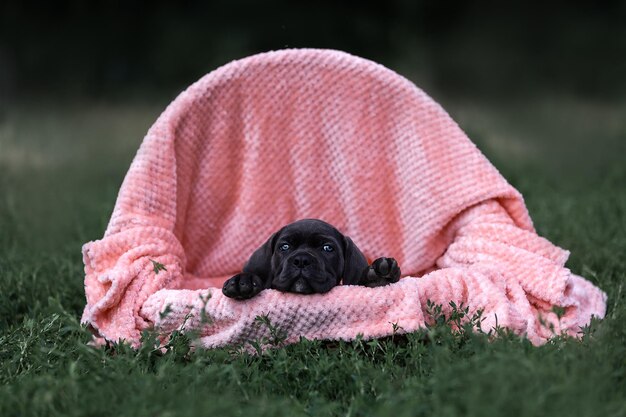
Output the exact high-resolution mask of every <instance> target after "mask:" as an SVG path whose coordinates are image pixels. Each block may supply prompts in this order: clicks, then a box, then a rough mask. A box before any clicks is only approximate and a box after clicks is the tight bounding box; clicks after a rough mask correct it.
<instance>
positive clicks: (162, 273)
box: [83, 49, 606, 347]
mask: <svg viewBox="0 0 626 417" xmlns="http://www.w3.org/2000/svg"><path fill="white" fill-rule="evenodd" d="M301 218H319V219H322V220H324V221H326V222H328V223H331V224H333V225H334V226H336V227H337V228H338V229H339V230H341V231H342V232H344V233H345V234H346V235H348V236H350V237H351V238H352V240H353V241H354V242H355V243H356V244H357V246H359V247H360V248H361V249H362V250H363V252H364V253H365V255H366V256H367V257H368V258H369V259H375V258H377V257H380V256H393V257H395V258H396V259H397V260H398V262H399V264H400V266H401V268H402V271H403V275H404V277H403V279H401V280H400V282H398V283H397V284H394V285H390V286H387V287H380V288H362V287H354V286H341V287H337V288H334V289H333V290H332V291H331V292H329V293H328V294H325V295H309V296H301V295H295V294H283V293H279V292H277V291H274V290H266V291H263V292H262V293H261V294H260V295H259V296H257V297H255V298H253V299H251V300H247V301H235V300H231V299H228V298H226V297H224V296H223V295H222V293H221V290H220V288H221V285H222V283H223V282H224V280H225V279H227V278H228V277H230V276H232V275H233V274H235V273H237V272H239V271H240V270H241V268H242V266H243V264H244V263H245V261H246V260H247V259H248V257H249V256H250V254H251V253H252V252H253V251H254V250H255V249H256V248H257V247H259V246H260V245H261V244H262V243H263V242H264V241H265V240H266V239H267V238H268V237H269V236H270V235H271V234H272V233H273V232H274V231H276V230H278V229H279V228H280V227H282V226H284V225H285V224H287V223H290V222H292V221H295V220H297V219H301ZM83 255H84V262H85V275H86V276H85V293H86V297H87V305H86V307H85V311H84V314H83V322H85V323H89V324H90V325H91V326H92V327H93V328H94V329H95V330H96V331H97V332H98V334H99V335H100V336H101V337H102V338H103V339H106V340H112V341H117V340H119V339H125V340H127V341H129V342H130V343H132V344H134V345H137V344H138V343H139V338H140V333H141V331H142V330H144V329H147V328H155V329H156V330H158V331H160V332H163V333H167V332H171V331H172V330H174V329H178V328H181V327H182V326H184V328H185V329H186V330H197V331H198V332H199V334H200V339H199V344H200V345H201V346H205V347H215V346H223V345H226V344H231V343H240V342H244V341H246V340H250V339H254V338H258V337H263V336H264V335H266V334H267V333H266V332H267V329H264V328H263V326H261V325H260V324H259V322H258V320H255V318H256V317H258V316H267V317H269V318H270V320H271V321H272V323H274V324H275V325H277V326H278V327H280V328H281V329H282V330H283V331H285V332H286V334H287V342H295V341H297V340H298V339H299V337H301V336H303V337H307V338H323V339H346V340H347V339H352V338H354V337H356V336H357V335H359V334H360V335H363V336H364V337H379V336H384V335H390V334H392V333H393V332H397V331H403V332H408V331H412V330H416V329H418V328H420V327H422V326H425V325H426V324H427V323H428V320H429V318H428V315H427V314H426V313H427V311H426V310H427V309H426V304H427V301H429V300H430V301H432V302H435V303H437V304H442V305H443V306H444V307H446V306H448V303H449V302H450V301H454V302H455V303H456V304H457V305H460V304H463V305H465V306H469V307H470V308H471V311H472V312H475V311H477V310H479V309H480V310H483V312H484V313H483V316H484V318H485V321H484V322H483V329H485V330H489V329H490V328H493V326H495V325H496V324H497V325H499V326H504V327H507V328H510V329H511V330H513V331H514V332H516V333H517V334H520V335H525V336H527V337H528V338H529V339H530V340H531V341H532V342H533V343H535V344H541V343H544V342H545V341H546V340H547V339H548V338H550V337H551V336H553V335H554V334H555V333H561V332H566V333H568V334H571V335H576V333H577V332H578V331H579V329H580V327H581V326H584V325H585V324H587V323H588V322H589V320H590V318H591V317H592V316H597V317H603V316H604V310H605V306H606V295H605V294H604V293H603V292H602V291H600V290H599V289H598V288H596V287H595V286H593V285H592V284H590V283H589V282H588V281H586V280H584V279H583V278H581V277H577V276H575V275H573V274H571V272H570V271H569V270H568V269H567V268H566V267H565V266H564V265H565V262H566V260H567V257H568V255H569V253H568V252H567V251H565V250H563V249H560V248H558V247H557V246H555V245H553V244H552V243H550V242H549V241H547V240H546V239H544V238H541V237H539V236H538V235H537V234H536V233H535V230H534V228H533V225H532V221H531V219H530V217H529V215H528V211H527V210H526V207H525V205H524V201H523V199H522V196H521V195H520V193H519V192H518V191H517V190H515V188H513V187H512V186H511V185H510V184H508V183H507V182H506V180H505V179H504V178H503V177H502V176H501V175H500V174H499V172H498V171H497V170H496V169H495V168H494V167H493V165H491V164H490V163H489V161H488V160H487V159H486V158H485V157H484V155H483V154H482V153H481V152H480V151H479V150H478V149H477V148H476V146H475V145H474V144H473V143H472V142H471V141H470V140H469V138H467V136H466V135H465V134H464V133H463V131H462V130H461V129H460V128H459V127H458V126H457V125H456V123H454V121H453V120H452V119H451V118H450V116H449V115H448V114H447V113H446V112H445V111H444V110H443V109H442V108H441V107H440V106H439V105H438V104H437V103H435V102H434V101H433V100H432V99H431V98H430V97H428V96H427V95H426V94H425V93H424V92H423V91H421V90H419V89H418V88H417V87H415V85H413V84H412V83H410V82H409V81H408V80H406V79H404V78H403V77H401V76H399V75H398V74H396V73H394V72H392V71H390V70H389V69H387V68H384V67H382V66H381V65H378V64H375V63H373V62H371V61H367V60H364V59H361V58H358V57H354V56H351V55H348V54H346V53H343V52H338V51H329V50H314V49H302V50H284V51H277V52H269V53H265V54H259V55H255V56H252V57H249V58H246V59H243V60H240V61H235V62H232V63H230V64H228V65H226V66H224V67H222V68H219V69H217V70H215V71H214V72H212V73H210V74H208V75H206V76H205V77H203V78H202V79H200V80H199V81H198V82H196V83H195V84H194V85H192V86H190V87H189V88H188V89H187V90H186V91H184V92H183V93H181V95H180V96H179V97H178V98H176V99H175V100H174V101H173V102H172V103H171V104H170V106H168V108H167V109H166V110H165V111H164V113H163V114H162V115H161V116H160V117H159V119H158V120H157V121H156V123H155V124H154V125H153V126H152V127H151V128H150V130H149V131H148V134H147V135H146V137H145V138H144V141H143V143H142V145H141V147H140V149H139V151H138V152H137V155H136V156H135V159H134V160H133V162H132V164H131V167H130V168H129V171H128V174H127V175H126V178H125V179H124V182H123V184H122V186H121V188H120V192H119V195H118V198H117V201H116V205H115V208H114V211H113V214H112V216H111V220H110V222H109V225H108V227H107V230H106V232H105V234H104V236H103V238H102V239H101V240H98V241H94V242H89V243H87V244H85V245H84V247H83ZM554 306H559V307H562V309H563V310H564V313H563V314H559V315H557V314H556V313H554V312H553V311H552V309H553V307H554Z"/></svg>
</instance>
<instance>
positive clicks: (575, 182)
mask: <svg viewBox="0 0 626 417" xmlns="http://www.w3.org/2000/svg"><path fill="white" fill-rule="evenodd" d="M165 104H166V103H164V102H160V103H153V104H150V105H146V104H140V103H134V104H103V103H100V104H97V103H80V104H73V105H62V106H58V105H45V104H43V105H38V106H26V105H21V106H16V107H14V108H11V109H10V110H8V111H7V112H6V113H5V114H4V115H0V416H3V417H4V416H26V415H41V416H47V415H62V416H74V415H76V416H83V415H84V416H98V415H103V416H104V415H106V416H111V415H115V416H126V415H127V416H140V415H147V416H174V415H183V416H186V415H189V416H198V415H213V414H215V415H240V416H248V415H267V416H282V415H284V416H299V415H307V416H308V415H320V416H326V415H337V416H365V415H377V416H393V417H401V416H430V415H436V416H457V415H464V416H504V415H506V416H537V415H549V416H624V415H626V400H625V399H626V382H625V378H626V326H624V324H623V323H624V322H625V321H626V306H625V305H624V300H625V298H626V297H625V294H626V289H623V281H624V277H625V272H626V267H625V265H626V262H625V261H626V191H625V184H626V164H624V162H625V160H624V156H625V155H626V152H625V151H626V145H625V144H626V117H624V115H625V114H626V105H625V104H623V103H617V104H615V103H614V104H607V103H587V102H580V101H576V100H571V99H565V98H551V99H549V100H548V99H546V100H532V101H526V102H522V101H519V102H512V103H511V102H507V103H505V104H503V103H495V104H491V103H470V102H458V101H454V100H451V101H450V102H446V101H445V100H444V101H443V104H444V107H446V108H448V109H449V110H450V111H451V113H452V115H453V117H454V118H455V119H457V120H458V121H459V123H460V124H461V126H462V127H463V128H464V129H466V131H467V132H468V133H469V134H470V135H471V136H472V138H473V139H474V140H475V141H476V142H477V143H478V145H479V146H480V147H481V149H483V151H484V152H485V153H486V154H487V155H488V157H489V158H490V159H491V160H492V161H493V162H494V163H495V165H496V166H497V167H498V168H499V169H500V170H501V171H502V172H503V174H504V175H505V176H506V177H507V178H508V179H509V180H510V182H512V183H513V185H515V186H516V187H518V188H519V189H520V190H521V191H522V192H523V194H524V196H525V199H526V202H527V204H528V207H529V209H530V212H531V215H532V217H533V219H534V221H535V225H536V227H537V229H538V231H539V233H540V234H542V235H543V236H546V237H547V238H549V239H550V240H552V241H553V242H554V243H556V244H558V245H560V246H562V247H565V248H568V249H570V250H571V251H572V256H571V258H570V260H569V262H568V266H569V267H570V268H571V269H572V270H573V271H574V272H576V273H579V274H582V275H584V276H586V277H588V278H589V279H591V280H592V281H593V282H594V283H596V284H597V285H599V286H600V287H601V288H603V289H604V290H605V291H606V292H607V293H608V296H609V301H608V312H607V318H606V319H605V320H604V321H602V322H594V323H593V325H592V326H591V327H590V328H588V329H586V330H585V336H584V337H583V339H582V340H580V341H578V340H571V339H566V338H556V339H554V340H553V341H552V342H551V343H548V344H547V345H545V346H542V347H539V348H537V347H533V346H531V345H530V344H529V343H528V342H527V341H525V340H523V339H520V338H517V337H514V336H512V335H509V334H506V333H503V334H501V335H500V337H498V338H496V339H495V340H493V341H490V340H489V339H490V338H489V337H487V336H486V335H481V334H474V333H472V332H469V331H462V332H461V333H452V332H451V331H450V328H449V326H448V325H447V324H446V323H440V324H438V325H436V326H434V327H433V328H431V329H428V330H424V331H421V332H417V333H414V334H411V335H408V336H407V337H406V338H395V340H381V341H372V342H363V341H355V342H353V343H332V344H331V343H321V342H315V341H303V342H301V343H298V344H295V345H292V346H288V347H286V348H278V349H275V350H271V351H269V352H267V353H266V354H265V355H262V356H251V355H248V354H245V353H241V352H239V351H237V350H236V349H219V350H212V351H197V352H189V351H188V344H187V342H186V340H185V337H184V336H179V337H177V338H175V339H174V342H173V343H172V344H171V346H170V347H169V348H168V350H167V351H166V352H165V353H163V352H161V351H160V350H158V349H155V348H154V345H153V343H151V342H150V340H151V339H149V338H148V339H147V340H146V343H145V344H144V345H143V347H142V348H141V349H139V350H137V351H134V350H131V349H129V348H128V347H126V346H117V347H115V348H113V349H109V350H104V349H94V348H91V347H88V346H86V341H87V340H88V339H89V336H88V334H87V332H86V331H85V330H84V329H82V328H81V327H80V325H79V316H80V313H81V310H82V308H83V306H84V293H83V287H82V281H83V273H82V267H83V266H82V260H81V255H80V247H81V245H82V244H83V243H84V242H86V241H89V240H93V239H97V238H99V237H101V235H102V233H103V231H104V228H105V227H106V223H107V221H108V217H109V215H110V212H111V210H112V207H113V203H114V201H115V197H116V193H117V189H118V188H119V185H120V183H121V180H122V178H123V175H124V173H125V172H126V169H127V167H128V165H129V163H130V161H131V159H132V156H133V154H134V152H135V150H136V148H137V146H138V145H139V143H140V141H141V138H142V137H143V135H144V134H145V131H146V130H147V128H148V127H149V125H150V124H151V122H152V121H153V120H154V119H155V118H156V117H157V116H158V114H159V112H160V111H161V110H162V109H163V108H164V105H165Z"/></svg>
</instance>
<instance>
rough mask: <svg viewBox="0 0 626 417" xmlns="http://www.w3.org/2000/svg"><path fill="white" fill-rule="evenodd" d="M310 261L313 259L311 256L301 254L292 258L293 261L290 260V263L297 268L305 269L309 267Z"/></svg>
mask: <svg viewBox="0 0 626 417" xmlns="http://www.w3.org/2000/svg"><path fill="white" fill-rule="evenodd" d="M312 261H313V259H312V258H311V255H307V254H306V253H301V254H299V255H296V256H294V257H293V259H292V260H291V263H292V264H293V265H294V266H295V267H297V268H306V267H307V266H309V265H311V262H312Z"/></svg>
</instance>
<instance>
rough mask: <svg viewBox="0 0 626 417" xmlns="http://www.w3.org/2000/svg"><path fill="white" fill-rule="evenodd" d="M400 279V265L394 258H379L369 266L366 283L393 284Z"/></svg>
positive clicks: (375, 285) (366, 284)
mask: <svg viewBox="0 0 626 417" xmlns="http://www.w3.org/2000/svg"><path fill="white" fill-rule="evenodd" d="M399 279H400V267H399V266H398V262H397V261H396V260H395V259H393V258H378V259H376V260H375V261H374V262H372V265H370V266H369V267H368V268H367V273H366V276H365V280H364V281H365V282H364V285H365V286H367V287H381V286H383V285H388V284H393V283H394V282H398V280H399Z"/></svg>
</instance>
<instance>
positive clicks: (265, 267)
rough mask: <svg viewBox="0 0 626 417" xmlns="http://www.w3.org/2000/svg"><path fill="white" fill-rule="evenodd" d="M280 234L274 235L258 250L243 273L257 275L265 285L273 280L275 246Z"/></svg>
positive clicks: (245, 266)
mask: <svg viewBox="0 0 626 417" xmlns="http://www.w3.org/2000/svg"><path fill="white" fill-rule="evenodd" d="M277 237H278V232H276V233H274V234H273V235H272V236H270V238H269V239H268V240H267V242H265V243H264V244H263V245H261V247H260V248H258V249H257V250H256V251H254V253H253V254H252V256H251V257H250V259H248V262H246V264H245V265H244V266H243V272H248V273H251V274H255V275H257V276H258V277H259V278H261V279H262V280H263V283H264V284H265V283H267V281H268V280H269V279H270V278H271V275H272V255H273V254H274V244H275V243H276V238H277Z"/></svg>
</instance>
